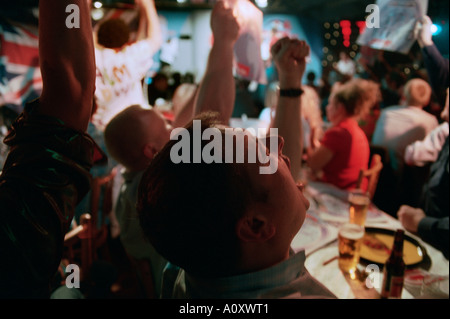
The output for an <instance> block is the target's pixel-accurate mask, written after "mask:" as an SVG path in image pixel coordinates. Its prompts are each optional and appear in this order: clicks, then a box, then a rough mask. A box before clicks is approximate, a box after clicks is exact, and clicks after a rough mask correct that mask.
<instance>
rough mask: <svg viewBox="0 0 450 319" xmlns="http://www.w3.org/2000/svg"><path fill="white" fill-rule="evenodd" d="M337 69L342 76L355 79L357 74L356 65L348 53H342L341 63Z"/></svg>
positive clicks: (340, 56)
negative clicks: (354, 76)
mask: <svg viewBox="0 0 450 319" xmlns="http://www.w3.org/2000/svg"><path fill="white" fill-rule="evenodd" d="M336 69H337V71H338V72H339V73H340V74H341V75H344V76H345V75H346V76H349V77H353V75H355V72H356V63H355V62H354V61H353V60H352V59H351V58H350V57H349V56H348V54H347V53H346V52H341V53H340V54H339V62H338V63H337V66H336Z"/></svg>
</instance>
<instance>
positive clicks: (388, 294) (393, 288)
mask: <svg viewBox="0 0 450 319" xmlns="http://www.w3.org/2000/svg"><path fill="white" fill-rule="evenodd" d="M389 279H390V280H389V282H388V283H387V285H385V289H386V290H385V291H383V295H384V296H383V297H384V298H401V297H402V290H403V276H392V277H391V278H389Z"/></svg>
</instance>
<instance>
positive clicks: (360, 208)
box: [348, 189, 370, 226]
mask: <svg viewBox="0 0 450 319" xmlns="http://www.w3.org/2000/svg"><path fill="white" fill-rule="evenodd" d="M348 202H349V204H350V219H349V221H350V223H351V224H357V225H360V226H364V224H365V223H366V216H367V210H368V209H369V205H370V197H369V193H367V192H365V191H363V190H360V189H359V190H354V191H352V192H350V194H349V195H348Z"/></svg>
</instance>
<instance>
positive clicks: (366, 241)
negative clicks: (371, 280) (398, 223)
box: [360, 227, 426, 266]
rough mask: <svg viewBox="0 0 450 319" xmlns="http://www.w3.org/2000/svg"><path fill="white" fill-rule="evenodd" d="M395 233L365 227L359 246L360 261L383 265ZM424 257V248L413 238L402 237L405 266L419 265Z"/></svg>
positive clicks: (389, 230) (388, 230)
mask: <svg viewBox="0 0 450 319" xmlns="http://www.w3.org/2000/svg"><path fill="white" fill-rule="evenodd" d="M394 234H395V231H394V230H391V229H383V228H370V227H366V232H365V234H364V237H363V241H362V244H361V255H360V256H361V259H363V260H365V261H368V262H371V263H376V264H379V265H384V264H385V263H386V260H387V259H388V258H389V256H390V253H391V248H392V245H393V244H394ZM425 255H426V250H425V248H424V247H423V246H422V245H421V244H420V243H419V242H418V241H417V240H415V239H414V238H412V237H410V236H408V235H406V234H405V235H404V241H403V260H404V261H405V264H406V266H414V265H417V264H420V263H421V262H422V261H423V260H424V258H425Z"/></svg>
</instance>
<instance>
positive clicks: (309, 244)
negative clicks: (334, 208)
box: [291, 210, 337, 255]
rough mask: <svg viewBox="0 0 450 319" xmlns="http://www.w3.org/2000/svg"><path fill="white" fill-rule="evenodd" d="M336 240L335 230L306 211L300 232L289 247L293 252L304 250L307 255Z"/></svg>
mask: <svg viewBox="0 0 450 319" xmlns="http://www.w3.org/2000/svg"><path fill="white" fill-rule="evenodd" d="M336 238H337V229H336V228H335V227H333V226H330V225H327V224H325V223H324V222H323V221H322V220H321V219H320V218H319V217H318V216H317V215H316V214H315V213H314V212H312V211H311V210H308V212H307V214H306V218H305V221H304V223H303V225H302V228H300V231H299V232H298V233H297V234H296V235H295V237H294V239H293V240H292V243H291V247H292V249H293V250H294V251H295V252H298V251H300V250H305V254H306V255H309V254H311V253H312V252H313V251H315V250H317V249H319V248H321V247H323V246H325V245H326V244H328V243H330V242H331V241H333V240H335V239H336Z"/></svg>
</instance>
